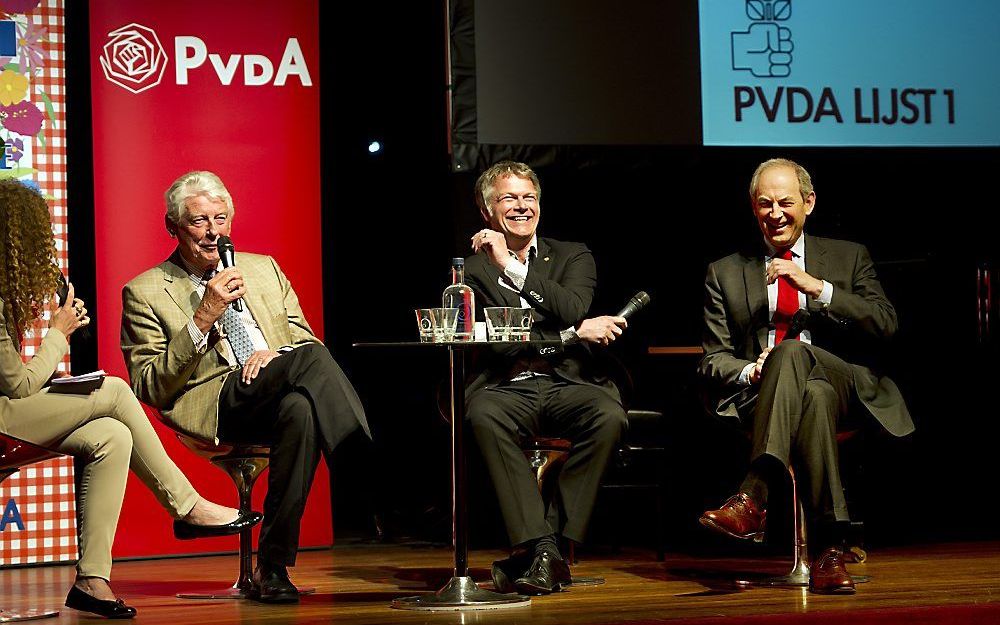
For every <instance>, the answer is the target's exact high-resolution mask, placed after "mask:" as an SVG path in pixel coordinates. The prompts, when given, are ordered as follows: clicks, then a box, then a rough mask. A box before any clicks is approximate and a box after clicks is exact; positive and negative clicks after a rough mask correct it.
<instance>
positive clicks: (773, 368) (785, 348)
mask: <svg viewBox="0 0 1000 625" xmlns="http://www.w3.org/2000/svg"><path fill="white" fill-rule="evenodd" d="M811 358H812V354H810V352H809V345H808V344H807V343H803V342H802V341H791V340H789V341H782V342H781V343H778V344H777V345H776V346H775V347H774V349H772V350H771V352H770V353H769V354H768V355H767V358H766V359H765V360H764V368H763V369H762V371H761V376H762V377H767V376H768V375H769V374H770V375H776V372H777V371H779V370H780V369H783V368H786V367H794V366H795V365H796V364H798V363H807V362H808V361H809V360H810V359H811Z"/></svg>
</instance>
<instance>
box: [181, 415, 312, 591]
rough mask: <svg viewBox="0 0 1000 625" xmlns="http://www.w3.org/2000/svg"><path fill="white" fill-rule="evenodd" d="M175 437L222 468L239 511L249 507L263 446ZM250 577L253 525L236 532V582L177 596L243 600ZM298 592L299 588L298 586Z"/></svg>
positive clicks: (263, 462)
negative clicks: (238, 561)
mask: <svg viewBox="0 0 1000 625" xmlns="http://www.w3.org/2000/svg"><path fill="white" fill-rule="evenodd" d="M177 439H178V440H180V442H181V443H183V444H184V446H185V447H187V448H188V449H190V450H191V451H193V452H194V453H195V454H197V455H199V456H201V457H202V458H207V459H208V461H209V462H211V463H212V464H214V465H215V466H216V467H218V468H220V469H222V470H223V471H224V472H225V473H226V475H228V476H229V479H231V480H232V481H233V484H234V485H235V486H236V491H237V493H239V497H240V511H242V512H249V511H250V509H251V504H250V495H251V493H253V486H254V484H255V483H256V482H257V478H258V477H260V474H261V473H262V472H263V471H264V469H266V468H267V463H268V453H269V452H270V449H269V448H268V447H267V446H266V445H236V444H229V443H220V444H219V445H214V444H212V443H210V442H207V441H204V440H201V439H196V438H192V437H189V436H185V435H184V434H180V433H177ZM252 578H253V528H249V527H248V528H246V529H244V530H242V531H240V565H239V576H238V577H237V578H236V582H235V583H234V584H233V585H232V586H230V587H228V588H223V589H220V590H209V591H199V592H179V593H177V597H178V598H181V599H245V598H246V597H247V596H248V593H249V590H250V586H251V579H252ZM300 592H302V589H300Z"/></svg>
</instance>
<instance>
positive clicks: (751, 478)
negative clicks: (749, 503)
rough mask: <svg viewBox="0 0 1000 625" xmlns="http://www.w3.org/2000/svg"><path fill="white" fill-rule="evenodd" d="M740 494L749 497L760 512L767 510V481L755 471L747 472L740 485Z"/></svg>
mask: <svg viewBox="0 0 1000 625" xmlns="http://www.w3.org/2000/svg"><path fill="white" fill-rule="evenodd" d="M740 492H741V493H744V494H746V495H749V497H750V499H752V500H753V503H754V505H756V506H757V507H758V508H759V509H760V510H767V480H765V479H764V478H763V477H762V476H761V475H760V473H758V472H757V471H755V470H754V469H750V471H748V472H747V476H746V477H745V478H743V483H742V484H740Z"/></svg>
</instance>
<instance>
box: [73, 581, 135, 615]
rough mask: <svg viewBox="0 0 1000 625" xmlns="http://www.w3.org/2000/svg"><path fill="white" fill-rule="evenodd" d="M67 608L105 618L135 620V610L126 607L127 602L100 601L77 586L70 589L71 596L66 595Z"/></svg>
mask: <svg viewBox="0 0 1000 625" xmlns="http://www.w3.org/2000/svg"><path fill="white" fill-rule="evenodd" d="M66 607H67V608H73V609H74V610H80V611H81V612H90V613H91V614H97V615H98V616H103V617H104V618H135V608H133V607H132V606H129V605H125V602H124V601H122V600H121V599H118V600H117V601H108V600H106V599H98V598H97V597H94V596H93V595H88V594H87V593H85V592H83V591H82V590H80V589H79V588H77V587H76V586H73V587H72V588H70V589H69V594H68V595H66Z"/></svg>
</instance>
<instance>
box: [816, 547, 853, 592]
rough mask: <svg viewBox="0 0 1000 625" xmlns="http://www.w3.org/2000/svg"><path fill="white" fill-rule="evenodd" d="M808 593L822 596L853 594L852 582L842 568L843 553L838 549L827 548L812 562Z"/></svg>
mask: <svg viewBox="0 0 1000 625" xmlns="http://www.w3.org/2000/svg"><path fill="white" fill-rule="evenodd" d="M809 591H810V592H816V593H820V594H824V595H833V594H836V595H853V594H854V580H853V579H851V575H850V574H849V573H848V572H847V567H846V566H844V553H843V551H841V550H840V548H839V547H829V548H828V549H827V550H826V551H824V552H823V553H822V554H820V556H819V557H818V558H816V561H815V562H813V565H812V569H811V570H810V571H809Z"/></svg>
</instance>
